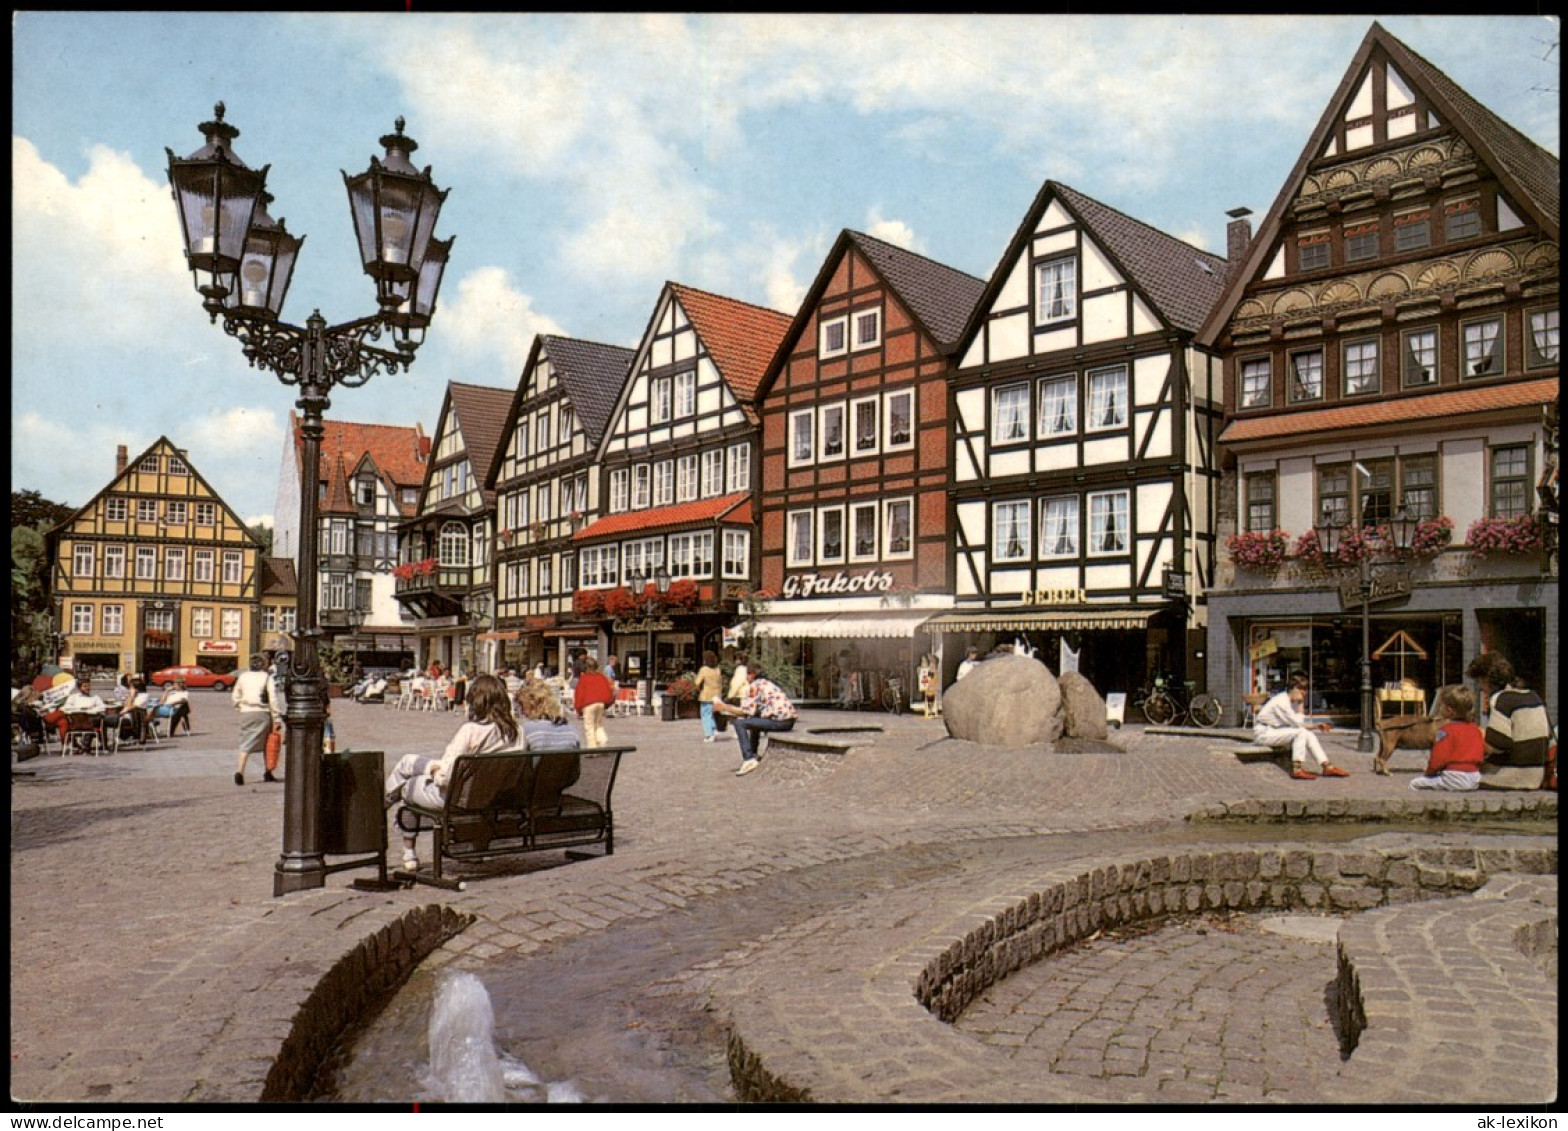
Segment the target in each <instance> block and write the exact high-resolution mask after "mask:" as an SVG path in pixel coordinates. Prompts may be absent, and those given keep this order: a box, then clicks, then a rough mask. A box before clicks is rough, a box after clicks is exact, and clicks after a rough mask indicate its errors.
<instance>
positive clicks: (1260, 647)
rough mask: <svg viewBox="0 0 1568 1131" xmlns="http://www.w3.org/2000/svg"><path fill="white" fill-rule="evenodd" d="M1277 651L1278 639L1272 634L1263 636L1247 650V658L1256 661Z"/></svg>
mask: <svg viewBox="0 0 1568 1131" xmlns="http://www.w3.org/2000/svg"><path fill="white" fill-rule="evenodd" d="M1278 651H1279V641H1278V640H1275V639H1274V638H1273V637H1272V636H1267V637H1264V638H1263V639H1262V640H1260V641H1258V642H1257V643H1256V644H1254V645H1253V646H1252V647H1251V648H1250V649H1248V651H1247V659H1249V660H1253V661H1257V660H1262V659H1265V658H1267V657H1269V656H1272V655H1274V653H1276V652H1278Z"/></svg>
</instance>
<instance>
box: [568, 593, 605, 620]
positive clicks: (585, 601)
mask: <svg viewBox="0 0 1568 1131" xmlns="http://www.w3.org/2000/svg"><path fill="white" fill-rule="evenodd" d="M572 612H573V613H575V614H576V615H578V616H580V617H597V616H602V615H604V590H602V589H579V590H577V592H575V593H573V594H572Z"/></svg>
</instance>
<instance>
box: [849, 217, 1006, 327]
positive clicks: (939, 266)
mask: <svg viewBox="0 0 1568 1131" xmlns="http://www.w3.org/2000/svg"><path fill="white" fill-rule="evenodd" d="M845 235H846V236H847V237H848V238H849V240H850V242H851V243H853V244H854V245H855V247H856V248H858V249H859V250H860V253H861V254H862V255H864V256H865V257H866V258H867V259H868V260H870V261H871V266H873V267H875V268H876V270H877V274H879V275H881V276H882V278H883V279H885V280H886V281H887V284H888V285H889V286H890V287H892V288H893V290H894V291H896V292H897V293H898V297H899V298H900V299H902V300H903V301H904V304H905V305H906V306H908V307H909V311H910V313H911V314H913V315H914V316H915V317H916V318H917V319H919V320H920V323H921V325H923V326H924V327H925V328H926V330H927V331H928V332H929V333H930V335H931V337H932V338H933V339H934V340H935V341H936V343H937V344H938V345H939V346H941V347H942V348H943V349H944V350H950V349H951V348H952V347H953V346H954V345H955V344H956V343H957V342H958V339H959V338H960V337H962V336H963V333H964V327H965V326H967V325H968V323H969V315H970V313H971V312H972V311H973V310H974V308H975V303H976V302H978V301H979V300H980V294H981V292H982V291H984V290H985V280H984V279H977V278H975V277H974V276H973V275H969V274H966V273H964V272H963V271H959V270H957V269H956V268H953V267H948V266H947V265H946V264H943V263H938V262H937V261H936V260H934V259H927V258H926V257H925V256H923V255H916V254H915V253H914V252H912V251H906V250H904V249H903V248H901V247H895V246H894V245H893V244H890V243H886V242H884V241H882V240H879V239H877V238H876V237H874V236H868V235H866V234H865V233H864V232H853V231H846V232H845Z"/></svg>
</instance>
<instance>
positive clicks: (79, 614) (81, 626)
mask: <svg viewBox="0 0 1568 1131" xmlns="http://www.w3.org/2000/svg"><path fill="white" fill-rule="evenodd" d="M71 633H72V635H74V636H91V635H92V634H93V607H92V606H91V605H72V606H71Z"/></svg>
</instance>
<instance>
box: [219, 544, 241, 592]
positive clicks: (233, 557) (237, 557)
mask: <svg viewBox="0 0 1568 1131" xmlns="http://www.w3.org/2000/svg"><path fill="white" fill-rule="evenodd" d="M242 561H243V555H241V553H240V551H238V550H225V551H223V583H224V584H225V585H238V584H239V583H240V571H241V569H242V568H243V567H242Z"/></svg>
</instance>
